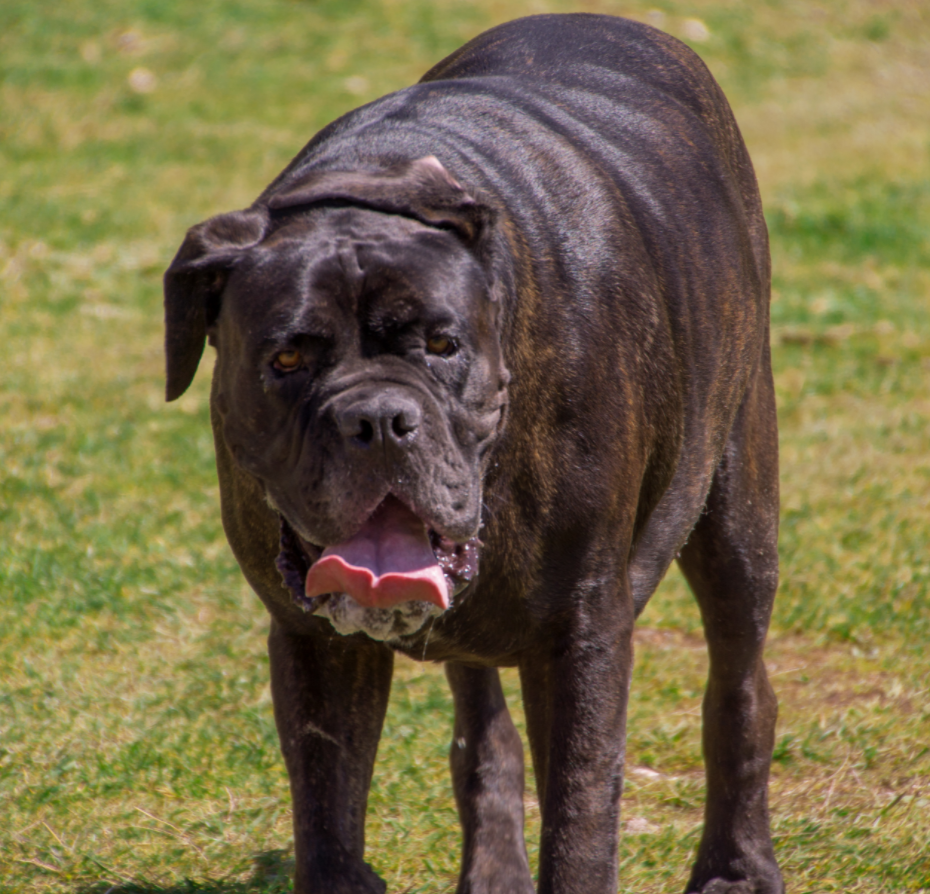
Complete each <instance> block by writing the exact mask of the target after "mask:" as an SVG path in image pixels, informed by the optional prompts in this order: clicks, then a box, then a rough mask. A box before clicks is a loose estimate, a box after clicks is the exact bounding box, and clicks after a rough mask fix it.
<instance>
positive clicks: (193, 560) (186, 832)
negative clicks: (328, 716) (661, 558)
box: [0, 0, 930, 894]
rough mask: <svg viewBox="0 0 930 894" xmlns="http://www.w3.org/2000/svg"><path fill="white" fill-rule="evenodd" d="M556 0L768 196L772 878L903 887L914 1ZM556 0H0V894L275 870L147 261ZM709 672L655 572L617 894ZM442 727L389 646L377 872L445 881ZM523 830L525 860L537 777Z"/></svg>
mask: <svg viewBox="0 0 930 894" xmlns="http://www.w3.org/2000/svg"><path fill="white" fill-rule="evenodd" d="M582 7H583V8H586V9H590V10H593V11H602V12H614V13H625V14H629V15H633V16H636V17H639V18H641V19H644V20H649V21H652V22H653V23H655V24H658V25H659V26H660V27H663V28H665V29H666V30H669V31H671V32H672V33H674V34H677V35H679V36H683V37H685V38H686V39H689V40H690V41H691V42H692V44H693V46H694V47H695V48H696V49H697V50H698V51H699V52H700V53H701V54H702V56H703V57H704V58H705V59H706V60H707V62H708V64H709V65H710V67H711V69H712V70H713V71H714V73H715V74H716V76H717V77H718V79H719V80H720V81H721V83H722V84H723V86H724V88H725V90H726V91H727V93H728V95H729V96H730V97H731V99H732V101H733V105H734V108H735V110H736V113H737V118H738V120H739V121H740V124H741V127H742V129H743V132H744V134H745V136H746V139H747V142H748V143H749V147H750V151H751V152H752V155H753V158H754V160H755V163H756V167H757V171H758V174H759V177H760V182H761V185H762V189H763V198H764V200H765V204H766V208H767V214H768V219H769V224H770V227H771V232H772V246H773V257H774V266H775V295H774V301H773V309H772V318H773V349H774V357H775V365H776V386H777V389H778V394H779V400H780V425H781V439H782V469H783V472H782V489H783V516H782V534H781V553H782V586H781V590H780V593H779V598H778V602H777V606H776V612H775V619H774V623H773V632H772V638H771V641H770V645H769V648H768V653H767V654H768V664H769V669H770V672H771V674H772V678H773V683H774V685H775V687H776V690H777V692H778V695H779V698H780V701H781V715H780V720H779V727H778V745H777V749H776V760H775V764H774V769H773V779H772V794H771V800H772V810H773V824H774V830H775V836H776V848H777V852H778V856H779V859H780V861H781V863H782V866H783V868H784V870H785V876H786V879H787V880H788V886H789V890H790V891H794V892H832V891H836V892H839V891H843V892H905V891H906V892H917V891H930V857H928V855H930V820H928V819H927V817H928V816H930V746H928V738H927V729H928V728H930V708H928V705H930V698H928V687H930V682H928V681H930V675H928V673H927V661H926V656H925V650H926V644H927V642H928V640H930V558H928V555H930V553H928V549H927V545H928V541H930V397H928V391H927V382H928V380H930V140H928V137H927V130H926V121H927V120H930V90H927V83H928V81H927V78H928V72H930V53H928V50H927V47H928V46H930V17H928V13H927V12H925V11H922V10H921V8H920V7H919V5H918V4H909V5H908V4H898V5H896V6H888V5H878V4H875V3H871V2H866V0H851V2H843V3H840V2H839V0H825V2H823V3H820V4H818V5H817V6H816V7H812V6H810V5H809V4H802V3H800V2H789V0H768V2H765V3H760V4H756V5H749V4H745V3H737V2H735V0H734V2H728V0H694V2H692V3H689V4H687V5H685V4H684V3H679V2H677V0H669V2H655V3H650V4H646V3H640V2H635V0H633V2H630V3H628V4H625V5H621V4H619V3H615V2H607V0H604V2H597V3H593V2H592V3H586V4H580V6H579V5H578V4H576V5H575V6H574V7H573V8H582ZM569 8H570V6H569V4H568V3H567V2H562V0H545V2H536V3H532V2H528V0H527V2H518V0H514V2H511V3H510V4H509V5H508V6H507V8H506V9H502V8H501V7H500V5H498V4H492V3H491V2H490V0H473V2H462V3H453V2H451V0H447V2H441V0H440V2H428V0H405V2H400V0H380V2H376V0H340V2H336V0H314V2H310V0H223V2H218V0H214V2H204V3H200V4H189V3H188V4H181V3H176V2H157V3H156V2H151V0H127V2H121V3H115V2H113V0H96V2H94V3H90V2H88V0H75V2H73V3H69V4H53V3H50V2H46V0H33V2H29V3H27V2H24V0H8V2H6V3H4V4H3V5H2V7H0V338H2V344H3V345H4V350H3V364H2V366H0V470H2V471H0V588H2V592H3V594H4V597H3V600H2V602H0V625H2V626H0V630H2V633H0V815H2V816H3V817H4V821H3V823H2V824H0V825H2V828H0V891H2V892H27V891H28V892H43V894H44V892H49V894H51V892H55V894H91V892H93V894H104V892H110V894H131V892H137V894H140V892H145V894H180V892H192V891H200V892H210V894H239V892H242V894H246V892H249V894H252V892H254V894H259V892H261V894H271V892H279V891H287V890H289V888H290V882H289V873H290V872H291V870H292V863H291V856H290V853H291V852H290V847H291V832H290V812H289V800H288V795H287V783H286V777H285V774H284V770H283V766H282V761H281V758H280V756H279V753H278V749H277V741H276V735H275V732H274V726H273V721H272V717H271V706H270V699H269V694H268V683H267V678H268V668H267V659H266V657H265V653H264V635H265V630H266V621H265V618H264V615H263V611H262V610H261V607H260V605H259V603H258V600H257V599H256V598H255V597H254V596H253V595H252V594H251V593H250V592H249V591H248V589H247V588H246V586H245V585H244V583H243V582H242V579H241V577H240V575H239V572H238V570H237V568H236V566H235V563H234V562H233V560H232V558H231V556H230V554H229V551H228V548H227V547H226V545H225V540H224V538H223V534H222V530H221V528H220V524H219V513H218V508H217V492H216V477H215V472H214V469H213V459H212V445H211V441H210V436H209V427H208V419H207V406H206V400H207V387H208V379H209V371H208V370H207V369H205V370H203V371H202V372H201V373H200V374H199V375H198V378H197V380H196V381H195V384H194V387H193V388H192V390H191V391H190V392H189V393H188V394H187V395H185V397H184V398H182V400H181V401H179V402H178V403H177V404H173V405H171V406H166V405H165V404H164V403H163V400H162V394H163V390H162V389H163V381H162V357H161V328H160V320H161V309H160V302H161V293H160V274H161V271H162V270H163V269H164V267H165V266H166V264H167V263H168V261H169V260H170V258H171V255H172V253H173V252H174V250H175V249H176V247H177V245H178V244H179V242H180V239H181V236H182V234H183V231H184V229H185V228H186V227H187V226H189V225H191V224H192V223H195V222H197V221H198V220H201V219H202V218H204V217H207V216H209V215H210V214H213V213H216V212H218V211H222V210H227V209H230V208H234V207H241V206H244V205H246V204H248V203H249V202H251V200H252V199H253V198H254V196H255V195H257V193H258V192H259V191H260V189H261V188H262V187H263V186H264V184H265V183H266V182H267V181H268V180H270V179H271V177H272V176H273V175H274V174H275V173H277V171H278V170H279V169H280V168H281V167H282V166H283V165H284V164H285V163H286V162H287V160H288V159H289V158H290V157H291V156H292V155H293V154H294V153H295V152H296V151H297V150H298V149H299V148H300V147H301V146H302V145H303V143H304V142H305V141H306V140H307V139H308V138H309V137H310V135H311V134H312V133H313V132H314V131H315V130H316V129H317V128H319V127H320V126H322V125H323V124H325V123H326V122H327V121H329V120H331V119H332V118H333V117H335V116H336V115H338V114H339V113H340V112H342V111H344V110H346V109H348V108H350V107H352V106H354V105H357V104H358V103H360V102H363V101H367V100H369V99H372V98H375V97H376V96H378V95H380V94H381V93H384V92H387V91H389V90H392V89H396V88H398V87H401V86H403V85H405V84H407V83H410V82H412V81H413V80H415V79H416V78H417V77H418V76H419V75H420V74H421V73H422V72H423V71H425V70H426V69H427V68H428V67H429V66H430V65H431V64H432V63H433V62H435V61H436V60H437V59H439V58H440V57H441V56H442V55H444V54H445V53H447V52H449V51H450V50H452V49H454V48H455V47H456V46H457V45H459V44H460V43H461V42H463V41H464V40H466V39H468V38H469V37H470V36H472V35H474V34H475V33H477V32H478V31H480V30H481V29H482V28H484V27H486V26H489V25H491V24H493V23H495V22H498V21H502V20H504V19H506V18H510V17H513V16H516V15H519V14H524V13H527V12H537V11H544V10H552V11H560V10H567V9H569ZM689 35H690V37H689ZM206 366H208V364H205V367H206ZM705 668H706V662H705V658H704V651H703V644H702V640H701V635H700V629H699V623H698V617H697V611H696V609H695V608H694V606H693V605H692V603H691V600H690V597H689V596H688V594H687V592H686V589H685V587H684V585H683V584H682V582H681V579H680V578H679V577H678V576H677V575H675V574H672V575H671V576H670V578H669V580H667V581H666V582H665V583H664V584H663V586H662V588H661V590H660V592H659V594H658V595H657V597H656V598H655V600H654V601H653V603H652V604H651V605H650V606H649V607H648V609H647V610H646V613H645V615H644V617H643V619H642V624H641V626H640V629H639V631H638V633H637V664H636V679H635V681H634V689H633V695H632V700H631V708H630V740H629V747H628V773H627V785H626V790H625V794H624V803H623V811H624V817H623V822H624V835H623V838H622V844H621V853H620V859H621V868H622V882H621V890H622V891H624V892H627V891H630V892H632V891H637V892H659V891H663V892H664V891H674V890H680V889H681V887H682V885H683V883H684V878H685V875H686V867H687V864H688V861H689V859H690V856H691V854H692V851H693V848H694V847H695V845H696V843H697V838H698V835H699V831H700V822H701V800H702V789H703V781H702V775H701V764H700V744H699V716H698V709H699V704H700V697H701V691H702V686H703V678H704V674H705ZM504 677H505V684H506V686H507V691H508V696H509V697H510V699H511V703H512V705H513V710H514V714H515V716H516V717H517V719H518V721H519V720H521V718H522V715H521V712H520V708H519V698H518V691H517V689H518V687H517V684H516V680H515V678H514V676H513V675H512V674H511V673H509V672H508V673H505V675H504ZM450 716H451V706H450V700H449V696H448V694H447V691H446V687H445V683H444V680H443V678H442V674H441V670H440V669H439V668H436V667H432V666H423V665H415V664H413V663H412V662H407V661H403V662H401V663H400V664H399V668H398V673H397V683H396V685H395V689H394V693H393V697H392V704H391V709H390V712H389V717H388V722H387V727H386V730H385V735H384V738H383V740H382V745H381V751H380V756H379V763H378V767H377V770H376V780H375V786H374V789H373V792H372V798H371V810H370V819H369V833H368V839H369V853H370V859H371V860H372V862H373V863H374V864H375V866H376V867H377V869H378V870H379V872H381V874H382V875H383V876H384V877H385V878H387V879H388V881H389V888H390V890H392V891H396V892H402V891H403V892H409V894H414V892H421V894H427V892H429V894H439V892H445V891H450V890H452V889H453V888H454V880H455V871H456V866H457V859H458V856H457V855H458V848H459V837H458V832H457V828H456V820H455V813H454V805H453V802H452V797H451V792H450V788H449V783H448V774H447V770H446V750H447V748H448V741H449V736H450ZM527 816H528V825H529V830H528V838H529V844H530V850H531V855H532V858H533V859H534V860H535V857H536V849H537V847H538V824H539V815H538V807H537V805H536V803H535V801H534V800H533V797H532V790H530V792H528V795H527Z"/></svg>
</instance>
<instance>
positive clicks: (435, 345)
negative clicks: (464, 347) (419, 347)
mask: <svg viewBox="0 0 930 894" xmlns="http://www.w3.org/2000/svg"><path fill="white" fill-rule="evenodd" d="M426 350H427V351H429V352H430V354H438V355H439V356H440V357H448V356H449V355H450V354H453V353H455V342H454V341H452V339H451V338H447V337H446V336H444V335H434V336H433V337H432V338H430V339H428V340H427V342H426Z"/></svg>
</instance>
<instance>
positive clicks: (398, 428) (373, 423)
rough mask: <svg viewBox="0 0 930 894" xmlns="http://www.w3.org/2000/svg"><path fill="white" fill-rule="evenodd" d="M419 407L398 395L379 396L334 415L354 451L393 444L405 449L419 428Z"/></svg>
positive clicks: (351, 405)
mask: <svg viewBox="0 0 930 894" xmlns="http://www.w3.org/2000/svg"><path fill="white" fill-rule="evenodd" d="M422 418H423V413H422V411H421V410H420V407H419V406H418V404H417V403H416V402H415V401H414V400H411V399H410V398H407V397H404V396H402V395H399V394H378V395H374V396H373V397H367V398H364V399H362V400H358V401H354V402H353V403H351V404H349V405H348V406H347V407H343V408H342V409H340V410H339V411H337V413H336V422H337V424H338V425H339V431H340V433H341V434H342V436H343V437H344V438H345V439H346V441H347V442H348V443H349V444H351V445H352V446H354V447H362V448H368V447H377V446H380V445H387V444H394V445H397V446H398V447H404V448H406V447H407V446H408V445H409V444H410V443H411V442H412V441H413V438H414V436H415V435H416V431H417V429H418V428H419V427H420V421H421V419H422Z"/></svg>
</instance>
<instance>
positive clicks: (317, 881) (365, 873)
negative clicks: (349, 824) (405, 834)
mask: <svg viewBox="0 0 930 894" xmlns="http://www.w3.org/2000/svg"><path fill="white" fill-rule="evenodd" d="M340 857H341V859H338V860H334V859H330V860H327V861H325V864H324V866H325V869H324V871H319V870H320V869H321V868H323V867H321V866H318V867H317V870H318V871H316V872H314V873H312V874H310V873H307V874H301V873H300V872H298V873H297V876H296V877H295V878H294V894H385V891H387V882H385V881H384V879H382V878H381V876H379V875H378V874H377V873H376V872H375V871H374V870H373V869H372V868H371V867H370V866H369V865H368V864H367V863H363V862H362V861H361V860H355V859H353V858H351V857H350V856H348V855H344V854H340Z"/></svg>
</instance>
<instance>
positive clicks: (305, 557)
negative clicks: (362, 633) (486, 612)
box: [276, 495, 480, 612]
mask: <svg viewBox="0 0 930 894" xmlns="http://www.w3.org/2000/svg"><path fill="white" fill-rule="evenodd" d="M479 547H480V542H479V541H478V539H477V538H474V537H473V538H472V539H471V540H468V541H467V542H465V543H456V542H455V541H453V540H450V539H449V538H448V537H444V536H442V535H441V534H439V533H438V532H437V531H434V530H430V529H428V528H427V526H426V524H425V523H424V522H423V521H422V519H420V518H419V516H417V515H416V514H415V513H414V512H413V511H412V510H411V509H409V508H408V507H407V506H406V505H404V504H403V503H402V502H401V501H400V500H398V499H397V498H396V497H394V496H392V495H389V496H388V497H387V498H386V499H385V500H384V501H383V502H382V503H381V505H380V506H378V508H377V509H376V510H375V511H374V512H373V513H372V514H371V517H370V518H369V519H368V521H366V522H365V524H364V525H362V527H361V528H360V530H359V531H358V532H357V533H356V534H354V535H353V536H352V537H350V538H349V539H348V540H345V541H343V542H342V543H336V544H333V545H331V546H327V547H326V548H325V549H322V551H321V550H320V547H314V546H313V545H312V544H309V543H307V542H306V541H304V540H303V539H302V538H301V537H300V536H299V535H298V534H297V533H296V532H295V531H294V529H293V528H292V527H291V526H290V525H289V524H288V522H287V520H286V519H285V518H284V517H283V516H281V544H280V552H279V553H278V558H277V560H276V565H277V567H278V571H279V572H280V574H281V577H282V578H283V579H284V584H285V586H286V587H287V588H288V589H289V590H290V591H291V595H292V596H293V598H294V602H295V603H296V604H297V605H299V606H300V607H301V608H302V609H303V610H304V611H307V612H316V611H318V610H319V609H321V608H322V607H323V606H324V605H325V604H326V602H327V601H328V600H329V599H330V598H331V597H332V596H334V595H336V594H341V593H344V594H346V595H348V596H349V597H351V598H352V599H353V600H354V601H355V602H356V603H357V604H358V605H360V606H361V607H363V608H371V609H386V610H388V609H393V608H394V607H396V606H399V605H402V604H404V603H408V602H420V603H430V604H432V605H434V606H436V609H438V610H439V611H445V610H446V609H447V608H449V606H450V605H451V603H452V600H453V598H454V597H455V596H456V595H458V594H459V593H461V592H462V591H463V590H464V589H465V587H467V586H468V584H469V582H470V581H471V580H472V578H474V576H475V575H476V574H477V571H478V550H479Z"/></svg>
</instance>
